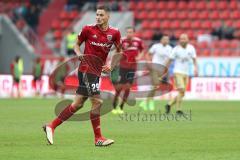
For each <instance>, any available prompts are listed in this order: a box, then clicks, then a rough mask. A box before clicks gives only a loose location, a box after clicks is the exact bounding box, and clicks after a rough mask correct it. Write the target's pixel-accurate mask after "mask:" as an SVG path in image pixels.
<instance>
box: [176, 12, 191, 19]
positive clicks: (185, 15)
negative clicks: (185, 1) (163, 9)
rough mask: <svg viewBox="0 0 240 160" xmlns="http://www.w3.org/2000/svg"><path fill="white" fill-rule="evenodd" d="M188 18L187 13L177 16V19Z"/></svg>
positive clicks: (180, 13)
mask: <svg viewBox="0 0 240 160" xmlns="http://www.w3.org/2000/svg"><path fill="white" fill-rule="evenodd" d="M187 17H188V14H187V12H186V11H182V12H179V13H178V14H177V18H178V19H184V20H185V19H187Z"/></svg>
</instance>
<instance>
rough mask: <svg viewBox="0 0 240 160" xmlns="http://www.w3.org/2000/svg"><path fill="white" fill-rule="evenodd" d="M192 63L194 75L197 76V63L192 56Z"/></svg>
mask: <svg viewBox="0 0 240 160" xmlns="http://www.w3.org/2000/svg"><path fill="white" fill-rule="evenodd" d="M193 65H194V76H195V77H197V76H198V65H197V59H196V58H193Z"/></svg>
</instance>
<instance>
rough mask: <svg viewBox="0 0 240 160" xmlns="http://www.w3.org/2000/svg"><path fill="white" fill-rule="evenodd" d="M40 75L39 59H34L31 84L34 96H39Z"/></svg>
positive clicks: (41, 71) (41, 66)
mask: <svg viewBox="0 0 240 160" xmlns="http://www.w3.org/2000/svg"><path fill="white" fill-rule="evenodd" d="M42 73H43V64H42V63H41V59H40V57H38V58H36V60H35V62H34V65H33V84H32V86H33V89H34V91H35V95H36V96H37V95H39V94H40V88H41V77H42Z"/></svg>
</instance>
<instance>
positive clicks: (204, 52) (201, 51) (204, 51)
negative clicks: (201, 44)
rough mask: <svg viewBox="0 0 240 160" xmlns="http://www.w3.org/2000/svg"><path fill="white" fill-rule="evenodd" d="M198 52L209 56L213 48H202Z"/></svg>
mask: <svg viewBox="0 0 240 160" xmlns="http://www.w3.org/2000/svg"><path fill="white" fill-rule="evenodd" d="M197 54H199V55H201V56H206V57H208V56H210V55H211V50H210V49H202V50H200V53H197Z"/></svg>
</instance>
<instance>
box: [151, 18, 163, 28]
mask: <svg viewBox="0 0 240 160" xmlns="http://www.w3.org/2000/svg"><path fill="white" fill-rule="evenodd" d="M160 26H161V24H160V21H159V20H154V21H153V22H152V23H151V25H150V28H152V29H159V28H160Z"/></svg>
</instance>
